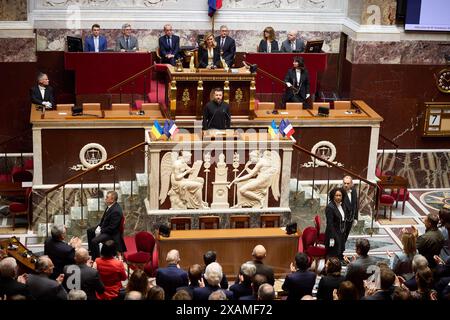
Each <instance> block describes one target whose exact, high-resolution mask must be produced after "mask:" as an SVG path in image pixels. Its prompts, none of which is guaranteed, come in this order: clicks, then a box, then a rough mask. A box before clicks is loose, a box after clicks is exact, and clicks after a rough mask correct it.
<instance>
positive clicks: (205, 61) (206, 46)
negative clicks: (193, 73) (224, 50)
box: [198, 32, 221, 69]
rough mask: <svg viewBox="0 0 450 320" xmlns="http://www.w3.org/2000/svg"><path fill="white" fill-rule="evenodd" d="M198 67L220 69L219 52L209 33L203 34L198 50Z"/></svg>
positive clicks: (212, 36)
mask: <svg viewBox="0 0 450 320" xmlns="http://www.w3.org/2000/svg"><path fill="white" fill-rule="evenodd" d="M198 61H199V63H198V67H199V68H207V69H216V68H220V67H221V63H220V52H219V48H218V47H217V43H216V41H215V40H214V35H213V34H212V33H210V32H208V33H207V34H205V37H204V38H203V42H202V44H201V45H200V47H199V49H198Z"/></svg>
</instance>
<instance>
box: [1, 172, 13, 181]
mask: <svg viewBox="0 0 450 320" xmlns="http://www.w3.org/2000/svg"><path fill="white" fill-rule="evenodd" d="M10 182H12V176H11V175H10V174H0V183H10Z"/></svg>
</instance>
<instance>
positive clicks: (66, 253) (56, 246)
mask: <svg viewBox="0 0 450 320" xmlns="http://www.w3.org/2000/svg"><path fill="white" fill-rule="evenodd" d="M44 254H45V255H48V256H49V258H50V259H51V260H52V262H53V264H54V265H55V268H54V269H53V273H52V275H51V276H50V278H51V279H56V278H57V277H58V276H59V275H60V274H61V273H63V271H64V266H66V265H69V264H73V263H75V249H74V248H73V247H72V246H70V245H68V244H67V243H65V242H64V241H62V240H55V239H53V238H48V239H47V240H46V241H45V244H44Z"/></svg>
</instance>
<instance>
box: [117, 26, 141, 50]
mask: <svg viewBox="0 0 450 320" xmlns="http://www.w3.org/2000/svg"><path fill="white" fill-rule="evenodd" d="M138 50H139V43H138V40H137V38H136V37H135V36H132V35H131V25H130V24H129V23H125V24H124V25H123V26H122V35H121V36H120V37H118V38H117V39H116V51H120V52H128V51H138Z"/></svg>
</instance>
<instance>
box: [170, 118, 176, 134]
mask: <svg viewBox="0 0 450 320" xmlns="http://www.w3.org/2000/svg"><path fill="white" fill-rule="evenodd" d="M177 132H178V127H177V125H176V124H175V121H173V120H170V125H169V133H170V135H171V136H173V135H174V134H176V133H177Z"/></svg>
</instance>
